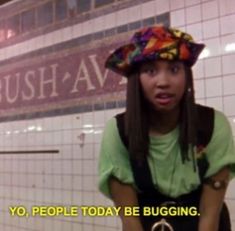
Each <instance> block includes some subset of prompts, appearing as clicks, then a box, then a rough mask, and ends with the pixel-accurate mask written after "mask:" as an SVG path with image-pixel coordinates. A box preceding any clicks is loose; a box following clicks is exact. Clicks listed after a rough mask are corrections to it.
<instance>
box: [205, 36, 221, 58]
mask: <svg viewBox="0 0 235 231" xmlns="http://www.w3.org/2000/svg"><path fill="white" fill-rule="evenodd" d="M204 43H205V44H206V48H207V49H208V50H209V56H208V57H212V56H218V55H220V54H221V44H220V39H219V38H213V39H207V40H204Z"/></svg>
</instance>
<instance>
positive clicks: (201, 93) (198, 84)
mask: <svg viewBox="0 0 235 231" xmlns="http://www.w3.org/2000/svg"><path fill="white" fill-rule="evenodd" d="M194 89H195V97H196V98H204V97H205V84H204V80H195V81H194Z"/></svg>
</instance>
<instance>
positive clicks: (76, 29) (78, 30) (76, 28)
mask: <svg viewBox="0 0 235 231" xmlns="http://www.w3.org/2000/svg"><path fill="white" fill-rule="evenodd" d="M81 34H82V25H81V23H79V24H75V25H73V26H72V38H78V37H80V36H81Z"/></svg>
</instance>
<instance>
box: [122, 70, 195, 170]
mask: <svg viewBox="0 0 235 231" xmlns="http://www.w3.org/2000/svg"><path fill="white" fill-rule="evenodd" d="M185 77H186V87H185V92H184V95H183V98H182V100H181V102H180V116H179V127H180V132H179V145H180V148H181V155H182V160H183V162H184V161H185V160H188V159H189V155H188V153H190V152H191V153H192V154H193V147H194V146H195V145H196V128H195V124H196V123H195V121H196V119H195V116H196V111H195V110H196V109H195V99H194V87H193V76H192V70H191V68H190V67H188V66H185ZM147 107H148V104H147V102H146V100H145V98H144V96H143V91H142V87H141V85H140V80H139V73H138V71H137V72H136V73H132V74H131V75H130V76H129V78H128V83H127V107H126V115H125V133H126V135H127V137H128V140H129V147H128V148H129V153H130V156H131V158H135V159H136V160H137V161H138V162H139V163H141V162H142V161H143V160H144V158H146V156H147V155H148V154H149V122H148V108H147ZM193 159H194V158H193ZM194 166H195V163H194Z"/></svg>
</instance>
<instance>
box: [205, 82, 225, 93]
mask: <svg viewBox="0 0 235 231" xmlns="http://www.w3.org/2000/svg"><path fill="white" fill-rule="evenodd" d="M214 96H217V97H218V96H222V79H221V78H212V79H206V97H214Z"/></svg>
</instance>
